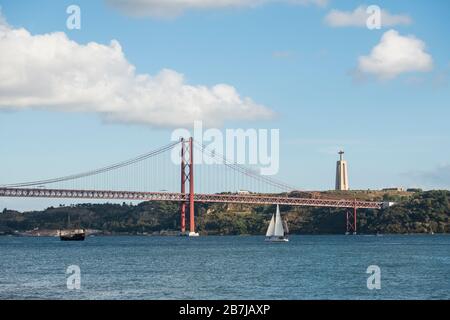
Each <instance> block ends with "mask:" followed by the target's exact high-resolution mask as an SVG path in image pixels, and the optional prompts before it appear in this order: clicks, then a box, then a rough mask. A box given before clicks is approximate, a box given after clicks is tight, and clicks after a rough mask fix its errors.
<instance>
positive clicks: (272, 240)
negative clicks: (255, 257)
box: [264, 236, 289, 242]
mask: <svg viewBox="0 0 450 320" xmlns="http://www.w3.org/2000/svg"><path fill="white" fill-rule="evenodd" d="M264 241H266V242H289V239H288V238H285V237H276V236H274V237H266V239H265V240H264Z"/></svg>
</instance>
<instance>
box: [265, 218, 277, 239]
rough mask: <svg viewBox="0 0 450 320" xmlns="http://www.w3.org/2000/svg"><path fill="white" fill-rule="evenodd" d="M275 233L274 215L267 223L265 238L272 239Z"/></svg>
mask: <svg viewBox="0 0 450 320" xmlns="http://www.w3.org/2000/svg"><path fill="white" fill-rule="evenodd" d="M274 231H275V215H274V214H273V215H272V219H271V220H270V223H269V228H267V232H266V237H272V236H273V235H274Z"/></svg>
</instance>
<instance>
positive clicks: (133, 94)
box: [0, 19, 273, 127]
mask: <svg viewBox="0 0 450 320" xmlns="http://www.w3.org/2000/svg"><path fill="white" fill-rule="evenodd" d="M0 21H1V19H0ZM2 108H3V109H12V110H18V109H26V108H32V109H50V110H55V111H66V112H93V113H98V114H101V115H102V117H103V119H105V120H107V121H118V122H126V123H140V124H147V125H151V126H165V127H179V126H189V125H192V123H193V122H194V120H203V121H204V123H205V125H210V126H220V125H221V124H222V123H223V122H224V121H226V120H230V119H233V120H257V119H268V118H271V117H272V115H273V113H272V111H271V110H269V109H268V108H266V107H264V106H262V105H259V104H256V103H255V102H253V101H252V99H250V98H242V97H241V96H240V95H239V94H238V92H237V91H236V89H235V88H234V87H233V86H230V85H227V84H217V85H214V86H212V87H208V86H204V85H190V84H187V83H186V80H185V79H184V77H183V75H182V74H180V73H178V72H176V71H174V70H169V69H163V70H162V71H160V72H159V73H158V74H156V75H155V76H151V75H148V74H137V73H136V70H135V67H134V66H133V65H132V64H130V63H129V62H128V61H127V59H126V58H125V56H124V53H123V51H122V48H121V46H120V44H119V43H118V42H117V41H115V40H113V41H111V43H110V44H109V45H103V44H99V43H96V42H90V43H88V44H86V45H81V44H78V43H77V42H75V41H72V40H70V39H68V38H67V36H66V34H65V33H63V32H55V33H49V34H42V35H32V34H30V33H29V32H28V31H27V30H25V29H23V28H21V29H15V28H13V27H10V26H8V25H7V24H6V23H2V24H0V109H2Z"/></svg>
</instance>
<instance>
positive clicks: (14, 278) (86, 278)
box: [0, 235, 450, 299]
mask: <svg viewBox="0 0 450 320" xmlns="http://www.w3.org/2000/svg"><path fill="white" fill-rule="evenodd" d="M71 265H76V266H79V268H80V277H79V279H80V289H79V290H77V289H72V290H71V289H68V286H67V282H69V287H73V284H74V283H75V284H76V281H74V279H75V278H74V277H76V276H77V275H76V273H75V274H66V271H67V268H68V267H69V266H71ZM369 266H377V267H378V268H379V270H380V277H379V279H380V286H381V289H372V290H369V289H368V286H367V279H368V277H369V276H371V274H368V273H366V271H367V268H368V267H369ZM372 268H373V267H372ZM375 269H376V267H375ZM375 269H372V270H375ZM68 280H69V281H68ZM369 282H370V284H372V285H373V284H375V285H376V284H377V274H375V275H373V276H372V279H371V281H369ZM0 299H450V236H449V235H417V236H415V235H398V236H387V235H386V236H363V235H357V236H344V235H342V236H291V237H290V242H289V243H279V244H270V243H265V242H264V237H258V236H252V237H250V236H249V237H243V236H242V237H239V236H223V237H219V236H217V237H215V236H208V237H199V238H184V237H144V236H143V237H138V236H135V237H125V236H120V237H100V236H98V237H88V238H87V239H86V240H85V241H84V242H62V241H59V239H58V238H53V237H36V238H33V237H0Z"/></svg>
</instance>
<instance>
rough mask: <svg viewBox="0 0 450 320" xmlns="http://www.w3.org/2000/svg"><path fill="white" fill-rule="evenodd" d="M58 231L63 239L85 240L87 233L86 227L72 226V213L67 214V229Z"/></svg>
mask: <svg viewBox="0 0 450 320" xmlns="http://www.w3.org/2000/svg"><path fill="white" fill-rule="evenodd" d="M58 233H59V239H60V240H61V241H83V240H84V238H85V234H86V232H85V231H84V229H80V228H78V229H72V228H70V214H68V215H67V229H65V230H59V232H58Z"/></svg>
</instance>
